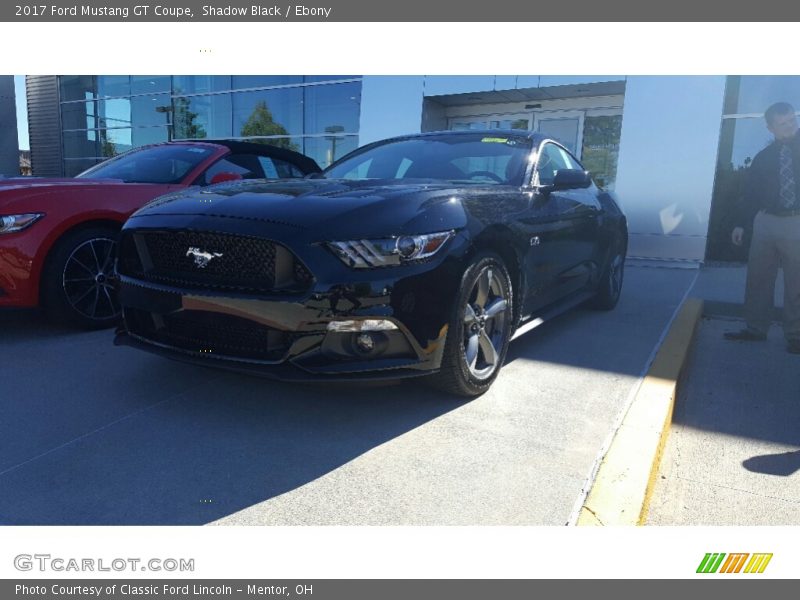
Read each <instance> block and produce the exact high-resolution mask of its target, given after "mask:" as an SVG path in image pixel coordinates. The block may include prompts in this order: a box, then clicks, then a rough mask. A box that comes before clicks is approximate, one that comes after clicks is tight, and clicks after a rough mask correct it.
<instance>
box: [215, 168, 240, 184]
mask: <svg viewBox="0 0 800 600" xmlns="http://www.w3.org/2000/svg"><path fill="white" fill-rule="evenodd" d="M239 179H242V176H241V175H240V174H239V173H231V172H230V171H221V172H219V173H217V174H216V175H214V176H213V177H212V178H211V182H210V184H209V185H215V184H217V183H223V182H225V181H237V180H239Z"/></svg>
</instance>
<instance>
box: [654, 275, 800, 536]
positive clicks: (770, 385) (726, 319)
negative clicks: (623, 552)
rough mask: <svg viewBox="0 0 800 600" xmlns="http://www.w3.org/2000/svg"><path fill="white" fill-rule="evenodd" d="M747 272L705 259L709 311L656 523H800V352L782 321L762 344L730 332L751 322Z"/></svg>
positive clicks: (681, 401) (702, 293)
mask: <svg viewBox="0 0 800 600" xmlns="http://www.w3.org/2000/svg"><path fill="white" fill-rule="evenodd" d="M744 274H745V269H744V268H743V267H704V268H703V269H702V270H701V272H700V275H699V277H698V281H697V283H696V284H695V287H694V290H693V292H692V294H691V295H692V296H694V297H700V298H703V299H704V300H705V305H706V310H705V313H704V317H703V319H702V322H701V323H700V325H699V328H698V330H697V334H696V338H695V343H694V348H693V352H692V355H691V357H690V359H689V361H688V363H687V365H686V368H685V371H684V380H683V383H682V385H681V386H680V391H679V395H678V398H677V401H676V404H675V409H674V414H673V423H672V428H671V432H670V436H669V438H668V441H667V445H666V448H665V452H664V455H663V458H662V460H661V465H660V470H659V474H658V478H657V483H656V486H655V490H654V492H653V496H652V499H651V503H650V512H649V518H648V521H647V522H648V524H650V525H797V524H800V356H797V355H792V354H789V353H787V352H786V349H785V343H784V340H783V333H782V330H781V328H780V326H779V325H776V326H775V327H773V328H772V331H771V332H770V335H769V339H768V340H767V341H766V342H763V343H743V342H730V341H726V340H724V339H723V337H722V334H723V333H724V332H725V331H729V330H734V329H738V328H740V327H742V325H743V324H742V322H741V321H740V320H739V318H740V316H741V301H742V300H741V299H742V296H743V289H744ZM779 283H780V282H779ZM778 288H779V289H778V290H777V293H776V296H778V298H777V299H776V300H780V297H781V296H782V293H783V292H782V286H781V285H779V286H778ZM777 304H779V305H780V304H781V302H777ZM776 316H777V314H776Z"/></svg>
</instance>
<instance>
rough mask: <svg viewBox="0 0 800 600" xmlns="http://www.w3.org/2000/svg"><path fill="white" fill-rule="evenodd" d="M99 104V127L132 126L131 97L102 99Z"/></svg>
mask: <svg viewBox="0 0 800 600" xmlns="http://www.w3.org/2000/svg"><path fill="white" fill-rule="evenodd" d="M97 104H98V109H99V115H98V121H99V127H130V126H131V101H130V99H129V98H114V99H113V100H100V101H99V102H98V103H97Z"/></svg>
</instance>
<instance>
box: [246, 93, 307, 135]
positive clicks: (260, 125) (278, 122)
mask: <svg viewBox="0 0 800 600" xmlns="http://www.w3.org/2000/svg"><path fill="white" fill-rule="evenodd" d="M302 100H303V92H302V89H301V88H294V89H286V90H267V91H261V92H239V93H235V94H233V133H234V135H235V136H236V137H252V136H263V135H302V134H303V104H302Z"/></svg>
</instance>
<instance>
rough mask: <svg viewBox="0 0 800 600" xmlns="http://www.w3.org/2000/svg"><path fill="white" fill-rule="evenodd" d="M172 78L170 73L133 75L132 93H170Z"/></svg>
mask: <svg viewBox="0 0 800 600" xmlns="http://www.w3.org/2000/svg"><path fill="white" fill-rule="evenodd" d="M171 80H172V78H171V77H170V76H169V75H131V94H158V93H160V92H166V93H169V92H170V91H171V87H172V81H171Z"/></svg>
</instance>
